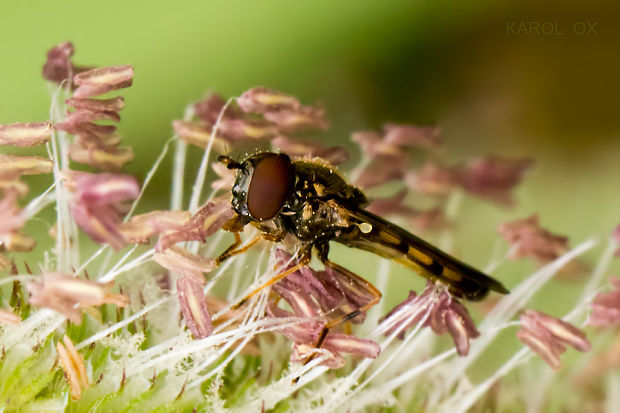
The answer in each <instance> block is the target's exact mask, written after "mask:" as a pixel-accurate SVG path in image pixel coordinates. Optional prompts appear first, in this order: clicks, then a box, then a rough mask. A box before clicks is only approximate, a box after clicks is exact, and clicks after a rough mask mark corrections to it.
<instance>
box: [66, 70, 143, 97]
mask: <svg viewBox="0 0 620 413" xmlns="http://www.w3.org/2000/svg"><path fill="white" fill-rule="evenodd" d="M73 81H74V82H75V84H76V85H78V88H77V89H76V90H75V93H74V94H73V96H74V97H76V98H89V97H92V96H98V95H103V94H104V93H107V92H111V91H112V90H118V89H124V88H126V87H129V86H131V84H132V83H133V66H131V65H124V66H108V67H97V68H95V69H91V70H88V71H86V72H82V73H79V74H77V75H75V76H74V77H73Z"/></svg>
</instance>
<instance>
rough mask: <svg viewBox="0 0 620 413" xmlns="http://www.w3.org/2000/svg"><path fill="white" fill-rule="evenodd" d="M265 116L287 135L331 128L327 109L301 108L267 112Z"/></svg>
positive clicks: (318, 107)
mask: <svg viewBox="0 0 620 413" xmlns="http://www.w3.org/2000/svg"><path fill="white" fill-rule="evenodd" d="M263 116H265V119H267V120H268V121H269V122H273V123H275V125H276V126H277V127H278V129H279V130H280V131H281V132H285V133H286V132H296V131H302V130H308V129H319V130H325V129H327V128H329V123H327V120H326V119H325V109H323V108H322V107H320V106H300V107H299V108H297V109H283V110H280V111H277V112H267V113H265V114H264V115H263Z"/></svg>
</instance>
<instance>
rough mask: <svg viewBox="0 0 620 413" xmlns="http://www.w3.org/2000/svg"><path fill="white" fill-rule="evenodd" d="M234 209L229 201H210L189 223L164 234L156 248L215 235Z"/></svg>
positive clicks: (163, 248) (162, 249) (159, 249)
mask: <svg viewBox="0 0 620 413" xmlns="http://www.w3.org/2000/svg"><path fill="white" fill-rule="evenodd" d="M233 215H234V211H233V210H232V207H231V205H230V202H228V201H216V202H213V201H212V202H209V203H207V204H206V205H204V206H203V207H201V208H200V209H199V210H198V212H196V214H194V216H192V218H191V219H190V221H189V223H188V224H186V225H184V226H183V227H182V228H179V229H178V230H176V231H173V232H169V233H166V234H163V235H161V236H160V237H159V240H157V245H156V246H155V249H156V250H157V251H164V250H166V249H167V248H169V247H170V246H172V245H174V244H176V243H177V242H181V241H201V242H204V241H205V239H206V237H208V236H210V235H213V234H214V233H215V231H217V230H218V229H220V228H222V226H223V225H224V224H225V223H226V221H228V220H229V219H231V218H232V217H233Z"/></svg>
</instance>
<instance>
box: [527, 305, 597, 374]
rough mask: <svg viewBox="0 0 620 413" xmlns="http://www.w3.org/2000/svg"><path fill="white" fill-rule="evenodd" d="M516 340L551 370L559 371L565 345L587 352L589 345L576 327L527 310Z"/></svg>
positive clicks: (582, 333)
mask: <svg viewBox="0 0 620 413" xmlns="http://www.w3.org/2000/svg"><path fill="white" fill-rule="evenodd" d="M517 338H519V340H521V341H522V342H523V343H524V344H526V345H527V346H528V347H530V348H531V349H532V350H533V351H534V352H536V353H537V354H538V355H539V356H540V357H541V358H542V359H543V360H544V361H545V362H546V363H547V364H549V365H550V366H551V367H552V368H553V369H556V370H557V369H560V368H561V367H562V362H561V361H560V355H561V354H562V353H564V352H565V351H566V347H565V346H566V345H570V346H571V347H573V348H574V349H575V350H578V351H581V352H587V351H589V350H590V348H591V344H590V342H589V341H588V339H587V338H586V335H585V333H584V332H583V331H582V330H580V329H578V328H577V327H575V326H573V325H572V324H569V323H567V322H565V321H562V320H560V319H557V318H554V317H551V316H549V315H547V314H544V313H541V312H539V311H534V310H527V311H526V312H525V314H523V315H522V316H521V330H519V331H518V332H517Z"/></svg>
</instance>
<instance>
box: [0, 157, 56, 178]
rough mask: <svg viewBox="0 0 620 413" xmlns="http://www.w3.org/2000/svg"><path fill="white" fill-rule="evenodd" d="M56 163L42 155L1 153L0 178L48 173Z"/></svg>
mask: <svg viewBox="0 0 620 413" xmlns="http://www.w3.org/2000/svg"><path fill="white" fill-rule="evenodd" d="M53 166H54V163H53V162H52V161H51V160H49V159H47V158H42V157H40V156H16V155H4V154H0V178H10V179H17V178H19V177H20V176H22V175H38V174H48V173H51V172H52V168H53Z"/></svg>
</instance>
